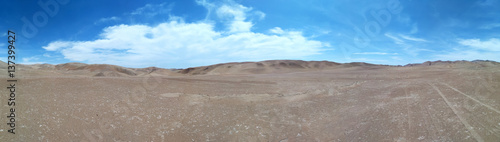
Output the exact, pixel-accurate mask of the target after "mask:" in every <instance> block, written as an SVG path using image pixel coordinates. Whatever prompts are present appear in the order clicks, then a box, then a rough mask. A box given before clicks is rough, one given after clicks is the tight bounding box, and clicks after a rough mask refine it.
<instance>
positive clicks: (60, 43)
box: [42, 41, 73, 51]
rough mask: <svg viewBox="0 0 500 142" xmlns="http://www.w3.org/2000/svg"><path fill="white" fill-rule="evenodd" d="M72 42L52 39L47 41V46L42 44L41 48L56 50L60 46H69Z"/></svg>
mask: <svg viewBox="0 0 500 142" xmlns="http://www.w3.org/2000/svg"><path fill="white" fill-rule="evenodd" d="M72 44H73V43H72V42H66V41H54V42H51V43H49V45H47V46H43V47H42V48H43V49H45V50H47V51H56V50H58V49H60V48H65V47H70V46H72Z"/></svg>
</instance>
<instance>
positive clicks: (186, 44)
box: [43, 4, 329, 68]
mask: <svg viewBox="0 0 500 142" xmlns="http://www.w3.org/2000/svg"><path fill="white" fill-rule="evenodd" d="M249 12H252V11H251V8H247V7H244V6H242V5H237V4H233V5H221V6H220V7H217V15H218V16H219V17H220V18H222V19H225V20H226V21H225V22H227V23H230V24H227V25H226V26H227V29H226V30H224V31H215V30H214V23H213V22H204V21H199V22H193V23H185V22H183V21H182V20H175V19H171V20H170V21H168V22H164V23H161V24H158V25H155V26H146V25H117V26H111V27H107V28H105V29H104V30H103V32H102V33H101V34H100V37H99V39H97V40H93V41H55V42H51V43H49V44H48V45H47V46H44V47H43V48H44V49H46V50H48V51H56V52H59V53H61V54H62V55H63V56H64V58H66V59H69V60H71V61H81V62H87V63H107V64H116V65H122V66H127V67H145V66H151V65H157V66H163V67H169V68H170V67H187V66H199V65H207V64H214V63H219V62H230V61H249V60H269V59H298V58H302V57H306V56H310V55H315V54H320V51H323V50H324V49H323V48H324V47H328V46H329V44H328V43H323V42H320V41H315V40H310V39H308V38H306V37H304V36H303V35H302V32H300V31H288V30H281V28H279V27H276V28H274V29H275V30H276V29H280V30H281V31H280V32H281V34H279V35H275V34H272V35H268V34H263V33H256V32H252V31H251V27H252V26H253V23H251V22H249V21H245V20H246V19H247V18H246V16H247V13H249Z"/></svg>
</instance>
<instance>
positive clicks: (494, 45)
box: [458, 38, 500, 51]
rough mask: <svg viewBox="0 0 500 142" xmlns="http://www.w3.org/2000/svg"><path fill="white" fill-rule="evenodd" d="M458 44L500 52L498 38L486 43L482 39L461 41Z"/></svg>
mask: <svg viewBox="0 0 500 142" xmlns="http://www.w3.org/2000/svg"><path fill="white" fill-rule="evenodd" d="M458 43H460V44H462V45H465V46H469V47H473V48H476V49H482V50H488V51H500V40H499V39H497V38H491V39H489V40H486V41H481V40H480V39H460V40H459V41H458Z"/></svg>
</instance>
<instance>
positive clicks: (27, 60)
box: [20, 56, 43, 64]
mask: <svg viewBox="0 0 500 142" xmlns="http://www.w3.org/2000/svg"><path fill="white" fill-rule="evenodd" d="M38 59H39V58H38V57H35V56H33V57H27V58H22V59H21V60H22V61H21V62H20V63H21V64H42V63H43V62H37V61H33V60H38Z"/></svg>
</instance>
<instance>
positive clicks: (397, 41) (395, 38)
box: [384, 33, 405, 44]
mask: <svg viewBox="0 0 500 142" xmlns="http://www.w3.org/2000/svg"><path fill="white" fill-rule="evenodd" d="M384 35H385V36H386V37H389V38H391V39H392V40H394V43H396V44H404V43H405V42H404V41H403V40H401V39H399V38H397V37H395V36H393V35H391V34H389V33H386V34H384Z"/></svg>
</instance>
